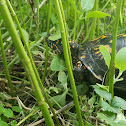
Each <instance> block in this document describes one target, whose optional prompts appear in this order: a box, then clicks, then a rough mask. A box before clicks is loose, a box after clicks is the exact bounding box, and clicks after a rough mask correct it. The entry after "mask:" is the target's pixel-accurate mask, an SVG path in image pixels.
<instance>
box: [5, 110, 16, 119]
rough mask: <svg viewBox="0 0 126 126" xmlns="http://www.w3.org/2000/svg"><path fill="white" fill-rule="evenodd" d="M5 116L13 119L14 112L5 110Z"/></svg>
mask: <svg viewBox="0 0 126 126" xmlns="http://www.w3.org/2000/svg"><path fill="white" fill-rule="evenodd" d="M3 115H4V116H6V117H7V118H12V117H13V116H14V114H13V111H12V110H11V109H7V108H3Z"/></svg>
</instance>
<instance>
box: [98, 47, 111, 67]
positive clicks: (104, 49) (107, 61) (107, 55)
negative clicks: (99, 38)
mask: <svg viewBox="0 0 126 126" xmlns="http://www.w3.org/2000/svg"><path fill="white" fill-rule="evenodd" d="M99 50H100V51H101V53H102V55H103V57H104V60H105V64H106V65H107V66H108V67H109V64H110V60H111V56H110V53H109V51H108V49H107V47H105V46H103V45H101V46H100V47H99Z"/></svg>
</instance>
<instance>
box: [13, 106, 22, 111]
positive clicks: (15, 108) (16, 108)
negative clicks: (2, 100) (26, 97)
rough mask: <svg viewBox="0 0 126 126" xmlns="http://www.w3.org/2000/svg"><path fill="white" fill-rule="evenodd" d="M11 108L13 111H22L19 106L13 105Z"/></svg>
mask: <svg viewBox="0 0 126 126" xmlns="http://www.w3.org/2000/svg"><path fill="white" fill-rule="evenodd" d="M12 110H13V111H15V112H21V111H22V109H21V108H20V107H19V106H13V107H12Z"/></svg>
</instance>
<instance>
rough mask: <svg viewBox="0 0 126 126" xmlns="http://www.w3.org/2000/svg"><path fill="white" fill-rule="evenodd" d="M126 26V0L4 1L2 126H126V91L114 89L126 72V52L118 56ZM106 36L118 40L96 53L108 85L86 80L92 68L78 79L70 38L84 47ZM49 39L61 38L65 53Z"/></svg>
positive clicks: (0, 12) (0, 4)
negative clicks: (117, 48) (110, 48)
mask: <svg viewBox="0 0 126 126" xmlns="http://www.w3.org/2000/svg"><path fill="white" fill-rule="evenodd" d="M125 22H126V1H125V0H102V1H100V0H40V1H39V0H35V1H34V0H0V126H19V125H20V126H26V125H27V126H37V125H42V126H44V125H48V126H53V125H56V126H60V125H61V126H70V125H72V126H82V125H85V126H106V125H111V126H125V125H126V118H125V110H126V101H125V98H126V95H125V94H126V86H123V87H120V89H119V90H120V92H124V94H122V93H121V95H120V93H119V92H118V91H117V92H114V86H115V85H116V82H118V83H119V82H120V81H123V78H121V76H122V75H123V74H124V75H125V73H124V72H125V70H126V56H125V55H126V47H124V48H122V49H121V50H120V51H119V52H118V53H117V54H116V39H117V34H125V32H126V23H125ZM101 35H112V36H113V37H112V52H111V54H110V52H109V51H108V50H107V48H106V47H104V46H100V48H99V50H100V51H101V53H102V55H103V57H104V60H105V63H106V65H107V67H108V69H109V72H107V73H106V79H105V80H106V81H105V84H104V85H103V83H104V82H101V81H94V80H93V83H92V82H91V81H89V78H93V74H92V73H91V71H87V73H86V75H87V76H88V78H85V79H84V80H83V81H76V79H74V78H79V77H80V76H85V75H83V74H81V73H79V74H78V75H77V74H76V73H74V74H73V72H72V71H74V69H75V68H74V67H75V66H74V64H73V63H72V58H71V53H70V48H69V43H68V40H70V41H71V40H75V42H77V43H78V44H79V45H80V47H81V48H83V45H84V43H85V42H87V41H90V40H92V39H94V40H95V38H98V37H100V36H101ZM47 36H48V39H50V41H56V40H60V39H62V46H63V49H62V51H63V52H64V55H61V54H59V50H58V49H57V50H53V48H52V47H48V45H47V41H48V40H47V38H46V37H47ZM49 36H50V37H49ZM88 44H89V46H90V43H88ZM113 64H114V65H113ZM115 68H118V71H119V72H118V74H116V75H115V71H116V70H115ZM94 69H97V68H94ZM124 77H125V76H124ZM95 79H96V78H95ZM96 82H97V83H96ZM125 83H126V82H124V84H125ZM115 94H116V95H117V96H116V95H115ZM119 96H120V97H119ZM123 98H124V99H123Z"/></svg>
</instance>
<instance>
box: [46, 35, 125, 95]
mask: <svg viewBox="0 0 126 126" xmlns="http://www.w3.org/2000/svg"><path fill="white" fill-rule="evenodd" d="M46 40H47V43H48V45H49V46H50V47H51V48H52V49H58V50H59V52H60V53H63V49H62V41H61V39H59V40H56V41H51V40H49V39H48V37H47V39H46ZM69 44H70V49H71V56H72V61H73V66H74V67H73V72H74V77H75V80H76V81H80V82H82V81H83V80H84V81H87V80H88V81H89V82H90V83H91V84H94V83H96V81H97V80H100V81H102V80H103V79H104V77H105V73H106V72H107V69H108V68H107V66H106V65H105V62H104V59H103V56H102V54H101V52H100V51H99V46H100V45H104V46H106V47H107V48H108V50H109V52H110V53H111V51H112V49H111V48H112V36H111V35H108V36H105V35H102V36H100V37H99V38H96V39H93V40H91V41H89V42H85V43H84V44H83V45H81V47H80V46H79V45H78V44H77V43H75V41H71V40H70V41H69ZM122 47H126V35H123V34H120V35H118V36H117V45H116V52H118V51H119V50H120V49H121V48H122ZM92 74H93V75H94V76H92ZM96 78H97V79H96ZM123 78H124V80H123V81H121V82H118V83H117V84H116V89H119V91H120V90H121V92H120V93H122V90H124V91H125V90H126V72H124V74H123ZM120 88H121V89H120ZM123 95H124V94H123ZM125 95H126V93H125Z"/></svg>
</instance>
